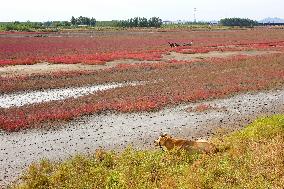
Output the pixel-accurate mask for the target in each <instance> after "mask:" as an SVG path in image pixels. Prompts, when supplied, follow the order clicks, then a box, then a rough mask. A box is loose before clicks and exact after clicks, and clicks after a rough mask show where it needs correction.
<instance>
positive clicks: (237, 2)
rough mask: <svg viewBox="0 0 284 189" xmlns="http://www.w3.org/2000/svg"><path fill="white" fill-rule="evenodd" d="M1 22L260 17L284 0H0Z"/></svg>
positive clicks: (275, 13)
mask: <svg viewBox="0 0 284 189" xmlns="http://www.w3.org/2000/svg"><path fill="white" fill-rule="evenodd" d="M0 1H1V2H0V5H1V6H0V22H5V21H28V20H29V21H54V20H58V21H59V20H60V21H63V20H70V18H71V16H75V17H78V16H86V17H94V18H96V20H123V19H128V18H131V17H136V16H139V17H146V18H150V17H153V16H156V17H160V18H161V19H162V20H171V21H174V20H191V21H193V20H194V8H196V19H197V21H211V20H219V19H221V18H228V17H241V18H250V19H253V20H260V19H263V18H266V17H280V18H284V11H283V7H284V0H139V1H136V0H80V1H78V0H76V1H73V0H0Z"/></svg>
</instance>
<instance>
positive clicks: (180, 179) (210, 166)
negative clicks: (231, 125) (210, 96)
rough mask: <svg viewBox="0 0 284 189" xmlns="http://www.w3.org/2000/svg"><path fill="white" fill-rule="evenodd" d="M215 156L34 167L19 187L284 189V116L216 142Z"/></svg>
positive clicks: (145, 155) (136, 156)
mask: <svg viewBox="0 0 284 189" xmlns="http://www.w3.org/2000/svg"><path fill="white" fill-rule="evenodd" d="M212 142H213V143H215V144H216V146H217V147H218V148H219V152H218V153H215V154H194V155H192V154H191V155H190V154H187V153H186V152H177V151H175V150H174V151H170V152H162V151H160V150H153V151H135V150H133V149H131V148H127V149H125V151H124V152H122V153H119V154H117V153H114V152H102V151H99V152H98V153H96V154H94V155H92V156H76V157H73V158H71V159H69V160H67V161H64V162H58V163H54V162H49V161H46V160H44V161H41V162H40V163H39V164H33V165H31V166H30V168H29V170H28V171H27V172H26V173H25V174H24V176H23V177H22V183H20V184H18V185H16V186H13V187H14V188H33V189H36V188H133V189H134V188H135V189H136V188H145V189H148V188H283V186H284V115H275V116H272V117H268V118H260V119H258V120H256V121H255V122H253V123H252V124H250V125H248V126H247V127H246V128H244V129H243V130H241V131H239V132H235V133H232V134H230V135H228V136H223V137H218V138H214V139H213V140H212Z"/></svg>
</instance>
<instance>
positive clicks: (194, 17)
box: [193, 8, 197, 23]
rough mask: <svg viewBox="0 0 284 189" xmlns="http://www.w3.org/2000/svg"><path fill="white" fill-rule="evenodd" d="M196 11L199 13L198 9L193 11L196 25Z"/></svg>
mask: <svg viewBox="0 0 284 189" xmlns="http://www.w3.org/2000/svg"><path fill="white" fill-rule="evenodd" d="M196 11H197V9H196V8H194V9H193V17H194V23H196Z"/></svg>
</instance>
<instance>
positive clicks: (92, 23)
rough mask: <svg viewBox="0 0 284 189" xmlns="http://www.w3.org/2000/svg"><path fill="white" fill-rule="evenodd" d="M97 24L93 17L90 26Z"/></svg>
mask: <svg viewBox="0 0 284 189" xmlns="http://www.w3.org/2000/svg"><path fill="white" fill-rule="evenodd" d="M96 23H97V21H96V19H95V18H93V17H92V18H91V20H90V25H91V26H95V25H96Z"/></svg>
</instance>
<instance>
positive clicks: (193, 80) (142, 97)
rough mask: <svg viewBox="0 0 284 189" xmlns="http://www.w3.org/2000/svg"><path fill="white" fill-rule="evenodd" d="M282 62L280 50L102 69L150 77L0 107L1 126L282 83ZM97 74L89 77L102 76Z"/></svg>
mask: <svg viewBox="0 0 284 189" xmlns="http://www.w3.org/2000/svg"><path fill="white" fill-rule="evenodd" d="M283 61H284V55H283V54H277V55H266V56H261V57H246V56H245V57H243V56H240V57H238V56H236V57H232V58H229V59H221V58H219V59H216V58H215V59H210V61H209V60H208V62H207V61H206V62H197V63H183V64H178V65H176V64H174V63H165V65H167V64H172V66H161V67H158V68H157V67H149V65H147V64H143V65H142V66H141V65H140V66H137V67H132V68H131V69H130V68H127V69H121V68H114V69H112V70H108V71H104V72H102V75H104V76H105V75H106V74H107V73H109V74H110V75H111V77H113V76H114V77H113V78H116V77H117V79H118V80H119V79H121V80H123V79H125V77H127V80H128V81H135V80H137V79H139V80H148V81H152V82H149V83H147V84H145V85H142V86H127V87H123V88H117V89H112V90H108V91H104V92H99V93H96V94H93V95H88V96H84V97H80V98H77V99H67V100H63V101H57V102H49V103H42V104H34V105H31V106H25V107H19V108H9V109H0V127H1V128H2V129H4V130H6V131H17V130H19V129H23V128H30V127H41V126H42V123H49V122H54V121H58V120H70V119H73V118H76V117H80V116H82V115H87V114H93V113H100V112H104V111H118V112H134V111H153V110H158V109H160V108H162V107H165V106H169V105H177V104H179V103H184V102H195V101H199V100H206V99H212V98H220V97H225V96H228V95H231V94H235V93H239V92H244V91H257V90H264V89H270V88H275V87H281V86H283V84H284V67H283V66H284V64H283ZM151 65H155V64H151ZM162 65H163V64H162ZM119 69H121V70H119ZM112 74H114V75H112ZM102 75H94V77H96V76H98V77H102V78H103V76H102ZM84 77H86V76H84ZM75 78H76V77H75ZM65 79H66V78H65ZM104 79H106V78H105V77H104ZM55 80H56V79H55ZM113 80H115V79H113ZM113 80H112V81H113Z"/></svg>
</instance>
